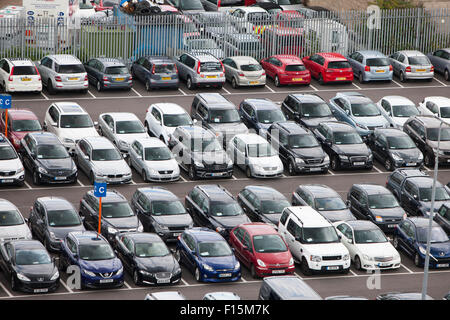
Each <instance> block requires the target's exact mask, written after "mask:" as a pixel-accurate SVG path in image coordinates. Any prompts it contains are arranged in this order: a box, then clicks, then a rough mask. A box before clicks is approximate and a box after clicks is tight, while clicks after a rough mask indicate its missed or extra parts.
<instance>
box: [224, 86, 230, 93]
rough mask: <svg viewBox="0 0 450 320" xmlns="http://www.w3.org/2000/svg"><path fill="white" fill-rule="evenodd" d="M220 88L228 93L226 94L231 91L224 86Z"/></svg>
mask: <svg viewBox="0 0 450 320" xmlns="http://www.w3.org/2000/svg"><path fill="white" fill-rule="evenodd" d="M222 90H223V91H225V92H226V93H228V94H231V92H230V91H228V90H227V89H226V88H225V87H222Z"/></svg>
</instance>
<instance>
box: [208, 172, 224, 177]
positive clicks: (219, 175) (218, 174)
mask: <svg viewBox="0 0 450 320" xmlns="http://www.w3.org/2000/svg"><path fill="white" fill-rule="evenodd" d="M222 175H223V173H221V172H219V173H211V177H221V176H222Z"/></svg>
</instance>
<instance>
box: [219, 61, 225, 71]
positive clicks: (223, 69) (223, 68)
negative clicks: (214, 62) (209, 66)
mask: <svg viewBox="0 0 450 320" xmlns="http://www.w3.org/2000/svg"><path fill="white" fill-rule="evenodd" d="M220 65H221V66H222V72H223V73H225V67H224V66H223V63H222V61H220Z"/></svg>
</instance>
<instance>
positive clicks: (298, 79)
mask: <svg viewBox="0 0 450 320" xmlns="http://www.w3.org/2000/svg"><path fill="white" fill-rule="evenodd" d="M292 81H303V78H292Z"/></svg>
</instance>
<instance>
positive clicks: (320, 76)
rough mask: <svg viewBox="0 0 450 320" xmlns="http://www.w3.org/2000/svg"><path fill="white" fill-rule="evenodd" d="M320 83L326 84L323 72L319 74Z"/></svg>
mask: <svg viewBox="0 0 450 320" xmlns="http://www.w3.org/2000/svg"><path fill="white" fill-rule="evenodd" d="M319 83H320V84H325V82H323V77H322V74H319Z"/></svg>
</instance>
